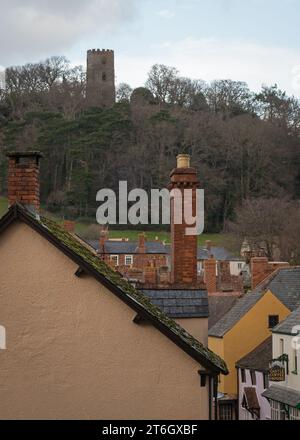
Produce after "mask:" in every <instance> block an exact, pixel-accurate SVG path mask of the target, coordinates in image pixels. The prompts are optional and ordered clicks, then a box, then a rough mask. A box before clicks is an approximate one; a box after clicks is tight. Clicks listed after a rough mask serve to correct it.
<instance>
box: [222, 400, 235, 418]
mask: <svg viewBox="0 0 300 440" xmlns="http://www.w3.org/2000/svg"><path fill="white" fill-rule="evenodd" d="M219 408H220V412H219V419H220V420H233V411H232V405H231V404H230V403H229V404H225V405H220V406H219Z"/></svg>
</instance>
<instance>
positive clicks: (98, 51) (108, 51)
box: [87, 49, 114, 55]
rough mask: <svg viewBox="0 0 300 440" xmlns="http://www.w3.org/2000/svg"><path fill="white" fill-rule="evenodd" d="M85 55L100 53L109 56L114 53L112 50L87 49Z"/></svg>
mask: <svg viewBox="0 0 300 440" xmlns="http://www.w3.org/2000/svg"><path fill="white" fill-rule="evenodd" d="M87 53H88V55H89V54H92V53H97V54H101V53H105V54H107V53H111V54H113V53H114V51H113V50H112V49H89V50H88V51H87Z"/></svg>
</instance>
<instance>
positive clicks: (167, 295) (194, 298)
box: [141, 289, 209, 318]
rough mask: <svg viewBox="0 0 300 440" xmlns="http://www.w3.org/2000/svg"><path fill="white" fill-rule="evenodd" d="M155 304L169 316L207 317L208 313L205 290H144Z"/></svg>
mask: <svg viewBox="0 0 300 440" xmlns="http://www.w3.org/2000/svg"><path fill="white" fill-rule="evenodd" d="M141 292H143V294H144V295H146V296H147V297H148V298H149V299H150V301H151V302H152V304H155V305H156V306H158V307H159V308H160V309H162V310H163V312H164V313H166V315H168V316H170V317H171V318H207V317H208V315H209V309H208V297H207V291H206V290H164V289H157V290H145V289H142V290H141Z"/></svg>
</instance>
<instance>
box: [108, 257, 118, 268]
mask: <svg viewBox="0 0 300 440" xmlns="http://www.w3.org/2000/svg"><path fill="white" fill-rule="evenodd" d="M110 259H111V261H113V262H114V263H115V266H119V255H111V256H110Z"/></svg>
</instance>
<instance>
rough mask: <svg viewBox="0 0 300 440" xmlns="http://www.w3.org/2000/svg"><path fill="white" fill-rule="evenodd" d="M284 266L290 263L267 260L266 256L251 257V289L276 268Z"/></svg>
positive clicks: (288, 265)
mask: <svg viewBox="0 0 300 440" xmlns="http://www.w3.org/2000/svg"><path fill="white" fill-rule="evenodd" d="M285 267H290V264H289V263H287V262H283V261H282V262H281V261H279V262H274V261H268V258H267V257H254V258H251V289H255V287H257V286H258V285H259V284H260V283H261V282H262V281H264V280H265V279H266V278H267V277H268V276H269V275H271V273H273V272H275V271H276V270H277V269H280V268H285Z"/></svg>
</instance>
